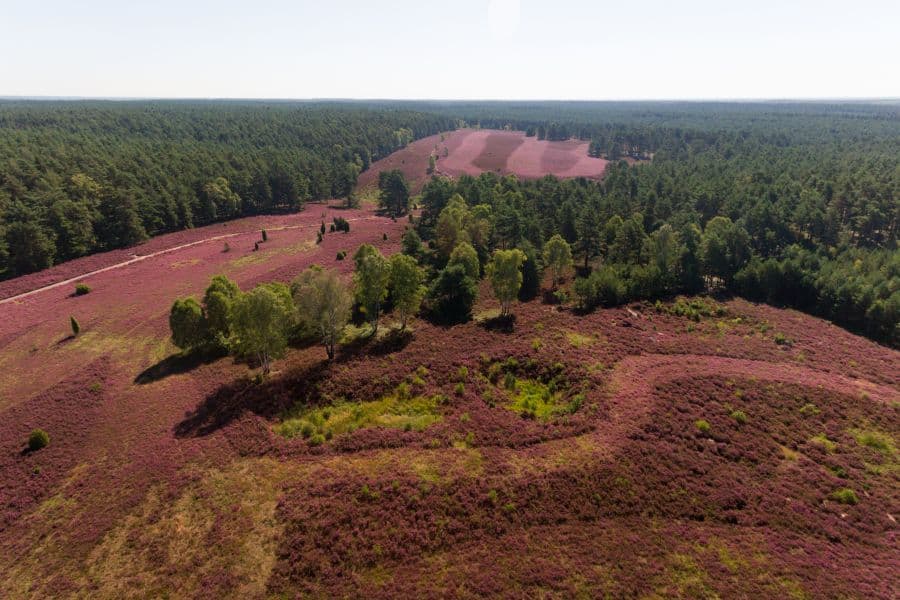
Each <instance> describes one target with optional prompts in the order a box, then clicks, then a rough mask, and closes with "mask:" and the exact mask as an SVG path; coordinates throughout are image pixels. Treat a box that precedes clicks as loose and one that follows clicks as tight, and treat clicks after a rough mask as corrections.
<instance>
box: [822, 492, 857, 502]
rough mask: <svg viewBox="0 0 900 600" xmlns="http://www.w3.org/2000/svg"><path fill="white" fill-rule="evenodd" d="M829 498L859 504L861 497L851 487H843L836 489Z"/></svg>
mask: <svg viewBox="0 0 900 600" xmlns="http://www.w3.org/2000/svg"><path fill="white" fill-rule="evenodd" d="M828 497H829V498H831V499H832V500H834V501H835V502H840V503H841V504H858V503H859V498H858V497H857V495H856V492H854V491H853V490H851V489H850V488H841V489H839V490H835V491H833V492H831V494H829V495H828Z"/></svg>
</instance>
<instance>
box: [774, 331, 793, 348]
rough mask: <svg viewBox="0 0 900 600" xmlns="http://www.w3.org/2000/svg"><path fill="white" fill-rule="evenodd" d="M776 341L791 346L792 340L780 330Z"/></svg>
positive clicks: (781, 344) (780, 344) (776, 335)
mask: <svg viewBox="0 0 900 600" xmlns="http://www.w3.org/2000/svg"><path fill="white" fill-rule="evenodd" d="M775 343H776V344H778V345H779V346H790V345H791V340H790V339H789V338H788V337H787V336H786V335H784V334H783V333H781V332H779V333H776V334H775Z"/></svg>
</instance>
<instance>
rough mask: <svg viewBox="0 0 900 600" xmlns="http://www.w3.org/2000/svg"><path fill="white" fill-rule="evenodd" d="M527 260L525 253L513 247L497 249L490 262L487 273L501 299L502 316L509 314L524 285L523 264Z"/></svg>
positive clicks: (496, 294) (498, 297) (495, 294)
mask: <svg viewBox="0 0 900 600" xmlns="http://www.w3.org/2000/svg"><path fill="white" fill-rule="evenodd" d="M525 260H526V256H525V253H524V252H522V251H521V250H519V249H518V248H513V249H511V250H495V251H494V256H493V257H492V258H491V262H490V263H488V266H487V269H486V273H487V276H488V279H489V280H490V282H491V289H493V290H494V296H496V297H497V300H499V301H500V316H501V317H506V316H509V314H510V308H511V307H512V303H513V302H514V301H515V300H516V297H517V296H518V294H519V288H520V287H522V264H523V263H524V262H525Z"/></svg>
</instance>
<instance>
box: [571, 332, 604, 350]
mask: <svg viewBox="0 0 900 600" xmlns="http://www.w3.org/2000/svg"><path fill="white" fill-rule="evenodd" d="M566 339H567V340H569V343H570V344H572V346H574V347H575V348H584V347H586V346H590V345H591V344H593V343H594V342H596V341H597V338H595V337H594V336H592V335H583V334H581V333H578V332H577V331H567V332H566Z"/></svg>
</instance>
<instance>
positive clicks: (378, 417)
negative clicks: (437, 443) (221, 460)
mask: <svg viewBox="0 0 900 600" xmlns="http://www.w3.org/2000/svg"><path fill="white" fill-rule="evenodd" d="M443 402H444V399H443V397H442V396H439V395H435V396H412V395H411V394H410V391H409V386H408V385H405V384H401V385H400V386H398V387H397V389H395V390H394V391H393V392H392V393H391V394H389V395H387V396H384V397H382V398H379V399H378V400H373V401H371V402H341V403H338V404H335V405H333V406H323V407H317V408H305V409H301V410H300V411H299V412H298V413H297V414H295V415H291V416H288V417H287V418H285V419H284V420H283V421H282V422H281V423H280V424H278V425H276V426H275V431H276V432H278V433H279V434H281V435H283V436H285V437H288V438H293V437H297V436H302V437H304V438H307V439H309V440H310V442H312V443H319V444H320V443H323V442H325V441H327V440H330V439H331V438H332V437H333V436H335V435H340V434H342V433H352V432H354V431H356V430H357V429H363V428H365V427H393V428H396V429H403V430H406V431H422V430H424V429H426V428H427V427H428V426H429V425H432V424H433V423H436V422H438V421H440V420H441V419H442V418H443V417H442V416H441V412H440V406H441V404H443Z"/></svg>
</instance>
